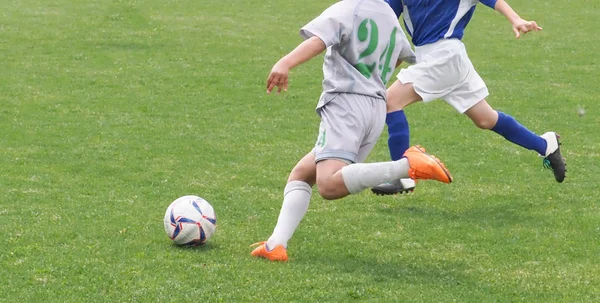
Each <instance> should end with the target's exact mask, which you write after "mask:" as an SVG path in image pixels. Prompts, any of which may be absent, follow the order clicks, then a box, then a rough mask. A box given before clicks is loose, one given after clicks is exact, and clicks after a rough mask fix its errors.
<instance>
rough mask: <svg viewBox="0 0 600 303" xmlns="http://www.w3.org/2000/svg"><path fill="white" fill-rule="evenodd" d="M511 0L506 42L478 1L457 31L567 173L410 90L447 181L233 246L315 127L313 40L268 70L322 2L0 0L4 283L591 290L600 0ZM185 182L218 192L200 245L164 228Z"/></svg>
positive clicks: (289, 295)
mask: <svg viewBox="0 0 600 303" xmlns="http://www.w3.org/2000/svg"><path fill="white" fill-rule="evenodd" d="M512 4H513V6H514V7H515V8H516V9H517V10H518V11H519V12H521V14H522V15H523V16H524V17H525V18H531V19H535V20H537V21H538V22H539V24H540V25H541V26H542V27H544V31H543V32H541V33H538V34H535V35H534V34H532V35H527V36H526V37H524V38H523V39H522V40H520V41H515V40H514V39H513V37H512V36H511V35H512V32H511V30H510V27H509V25H508V23H507V22H506V21H505V20H504V19H503V18H502V17H501V16H500V15H499V14H497V13H494V12H493V11H491V10H489V9H486V8H485V7H483V6H481V7H480V8H478V11H477V12H476V14H475V18H474V20H473V21H472V24H471V25H470V27H469V29H468V30H467V33H466V38H465V40H464V41H465V43H466V44H467V47H468V50H469V54H470V56H471V59H472V61H473V62H474V64H475V66H476V67H477V69H478V71H479V73H480V74H481V75H482V76H483V77H484V79H485V80H486V82H487V84H488V87H489V89H490V91H491V95H490V97H489V102H490V103H491V104H492V105H493V106H494V107H495V108H497V109H499V110H502V111H505V112H508V113H511V114H512V115H513V116H515V117H516V118H517V119H518V120H519V121H520V122H522V123H523V124H525V125H527V126H528V127H530V128H531V129H532V130H533V131H535V132H538V133H542V132H545V131H547V130H556V131H558V132H559V133H560V134H561V135H562V136H563V139H564V140H563V142H564V145H563V148H564V153H565V156H566V157H567V160H568V163H569V174H568V178H567V180H566V181H565V183H563V184H557V183H555V182H554V180H553V178H552V176H551V173H550V172H549V171H545V170H543V169H542V168H541V160H540V159H539V158H538V157H537V156H536V155H535V154H534V153H533V152H530V151H526V150H523V149H521V148H519V147H517V146H515V145H512V144H509V143H507V142H506V141H505V140H504V139H502V138H501V137H499V136H497V135H495V134H494V133H492V132H489V131H480V130H478V129H476V128H475V127H473V126H471V122H470V121H468V119H466V118H465V117H461V116H460V115H458V114H456V113H455V112H454V110H453V109H451V108H450V107H449V106H447V105H445V104H444V103H443V102H434V103H431V104H427V105H424V104H418V105H415V106H411V107H410V108H409V109H408V110H407V114H408V117H409V120H410V123H411V127H412V128H411V131H412V135H413V137H412V138H413V143H419V144H422V145H424V146H426V147H428V148H429V149H430V150H432V151H433V152H434V153H435V154H436V155H438V156H439V157H440V158H442V159H443V160H444V161H445V162H446V164H447V165H448V167H449V168H450V169H451V171H452V172H453V175H454V177H455V182H454V183H453V184H452V185H442V184H436V183H433V182H426V183H423V184H421V185H420V187H419V188H418V191H417V192H416V193H415V194H413V195H410V196H398V197H376V196H373V195H371V194H370V193H368V192H365V193H362V194H359V195H356V196H352V197H348V198H345V199H343V200H339V201H334V202H331V201H325V200H323V199H321V198H320V197H318V195H316V194H315V195H314V198H313V200H312V202H311V203H312V204H311V209H310V210H309V213H308V215H307V216H306V218H305V220H304V221H303V223H302V224H301V226H300V228H299V230H298V231H297V233H296V234H295V236H294V238H293V239H292V240H291V242H290V251H289V252H290V257H291V260H290V262H289V263H287V264H272V263H269V262H265V261H264V260H255V259H252V258H250V256H249V252H250V248H249V247H248V245H249V244H251V243H253V242H256V241H260V240H264V239H266V237H268V235H269V234H270V232H271V230H272V228H273V226H274V223H275V220H276V218H277V215H278V212H279V207H280V204H281V195H282V189H283V186H284V183H285V180H286V178H287V174H288V172H289V170H290V169H291V168H292V166H293V165H294V164H295V162H296V161H297V160H298V159H299V157H300V156H301V155H303V154H304V153H306V152H307V151H308V150H309V149H310V147H311V146H312V144H313V143H314V140H315V139H316V135H317V123H318V117H317V116H316V115H315V114H314V106H315V104H316V102H317V99H318V96H319V94H320V81H321V77H322V75H321V67H320V65H321V60H320V59H319V60H313V61H311V62H309V63H308V64H306V65H304V66H301V67H299V68H297V69H296V70H294V71H293V73H292V76H291V83H290V91H289V92H288V93H287V94H285V95H283V96H267V95H266V94H265V87H264V85H265V84H264V82H265V78H266V76H267V73H268V71H269V70H270V68H271V66H272V64H273V63H275V62H276V60H277V59H278V58H279V57H280V56H282V55H284V54H285V53H287V52H288V51H289V50H291V49H292V48H293V47H295V46H296V45H297V44H298V43H299V42H300V38H299V36H298V34H297V31H298V29H299V28H300V27H301V26H302V25H304V24H305V23H306V22H307V21H309V20H310V19H311V18H313V17H314V16H316V15H317V14H319V13H320V12H321V11H322V9H324V8H325V7H326V6H327V5H328V3H326V2H323V1H317V0H310V1H283V2H281V1H279V2H268V1H240V0H229V1H215V0H203V1H191V0H179V1H178V0H170V1H169V0H162V1H156V0H147V1H135V0H129V1H125V0H112V1H83V0H52V1H40V0H22V1H14V0H1V1H0V16H1V18H0V66H2V72H1V73H0V172H1V173H0V233H1V234H2V237H0V301H1V302H130V301H133V302H174V301H176V300H178V301H184V302H186V301H187V302H192V301H208V302H214V301H223V302H240V301H255V302H256V301H267V300H269V301H281V302H287V301H290V302H291V301H294V302H316V301H329V302H343V301H382V302H453V301H457V302H585V301H587V302H597V301H599V300H600V245H599V244H600V240H599V239H600V223H599V221H600V220H599V219H600V206H598V200H597V199H598V186H597V184H598V182H599V181H600V177H598V175H599V169H600V167H599V164H598V163H599V160H600V153H599V152H598V150H600V143H599V142H600V134H599V133H598V125H599V123H600V116H599V115H598V113H599V111H600V105H598V103H597V100H596V99H597V92H598V88H597V87H598V79H600V72H599V70H600V68H599V66H598V63H597V60H596V59H597V58H596V56H597V54H598V51H599V46H600V36H599V35H598V34H597V29H598V27H599V26H600V23H599V21H598V18H597V11H598V9H599V7H600V5H599V4H598V3H596V1H592V0H587V1H567V2H565V1H558V0H548V1H541V0H535V1H520V0H514V1H512ZM578 106H583V107H584V108H585V110H586V115H585V116H584V117H581V118H580V117H578V116H577V108H578ZM386 138H387V136H386V135H385V134H384V135H383V136H382V138H381V142H380V144H379V145H378V146H377V147H376V149H375V151H374V152H373V154H372V155H371V157H370V160H372V161H381V160H386V159H387V158H388V155H387V147H386V143H385V141H386ZM185 194H197V195H200V196H202V197H204V198H206V199H207V200H209V201H210V202H211V203H212V204H213V206H214V207H215V209H216V212H217V217H218V229H217V233H216V234H215V236H214V237H213V238H212V239H211V241H210V242H209V243H208V244H207V245H206V246H204V247H200V248H197V249H181V248H177V247H174V246H173V245H171V244H170V241H169V240H168V239H167V237H166V236H165V233H164V231H163V226H162V217H163V214H164V211H165V209H166V207H167V206H168V204H169V203H170V202H171V201H172V200H174V199H175V198H177V197H178V196H182V195H185Z"/></svg>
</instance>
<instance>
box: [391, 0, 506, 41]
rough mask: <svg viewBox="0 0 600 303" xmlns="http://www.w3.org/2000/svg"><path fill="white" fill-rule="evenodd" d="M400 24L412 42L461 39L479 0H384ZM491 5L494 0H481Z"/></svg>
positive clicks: (492, 6)
mask: <svg viewBox="0 0 600 303" xmlns="http://www.w3.org/2000/svg"><path fill="white" fill-rule="evenodd" d="M385 2H387V3H388V4H389V5H390V6H391V7H392V9H393V10H394V12H395V13H396V16H397V17H398V18H400V15H403V17H404V25H405V26H406V30H407V31H408V34H409V35H410V36H411V37H412V41H413V44H414V45H415V46H421V45H425V44H430V43H434V42H436V41H438V40H441V39H453V38H454V39H459V40H461V39H462V37H463V34H464V31H465V27H467V24H468V23H469V21H471V17H472V16H473V12H474V11H475V6H476V5H477V3H479V2H480V1H479V0H385ZM481 3H483V4H485V5H487V6H489V7H491V8H494V6H495V5H496V0H481Z"/></svg>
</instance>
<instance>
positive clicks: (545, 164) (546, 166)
mask: <svg viewBox="0 0 600 303" xmlns="http://www.w3.org/2000/svg"><path fill="white" fill-rule="evenodd" d="M542 165H544V168H545V169H552V165H551V164H550V160H549V159H548V158H544V160H542Z"/></svg>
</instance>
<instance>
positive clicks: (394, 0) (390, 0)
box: [385, 0, 495, 18]
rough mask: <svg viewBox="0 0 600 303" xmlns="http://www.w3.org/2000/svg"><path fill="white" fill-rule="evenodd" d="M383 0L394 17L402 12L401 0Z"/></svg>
mask: <svg viewBox="0 0 600 303" xmlns="http://www.w3.org/2000/svg"><path fill="white" fill-rule="evenodd" d="M494 1H495V0H494ZM385 2H386V3H387V4H389V6H391V7H392V9H393V10H394V13H396V17H398V18H400V15H401V14H402V11H403V10H404V7H403V6H402V1H401V0H385Z"/></svg>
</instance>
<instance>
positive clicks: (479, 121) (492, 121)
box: [465, 99, 498, 129]
mask: <svg viewBox="0 0 600 303" xmlns="http://www.w3.org/2000/svg"><path fill="white" fill-rule="evenodd" d="M465 115H467V116H468V117H469V118H470V119H471V121H473V123H475V125H476V126H477V127H479V128H481V129H492V128H494V126H496V122H498V112H496V111H495V110H494V109H493V108H492V107H491V106H490V105H489V104H488V103H487V101H485V99H483V100H481V101H479V102H477V103H476V104H475V105H473V106H472V107H471V108H469V109H468V110H467V111H466V112H465Z"/></svg>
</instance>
